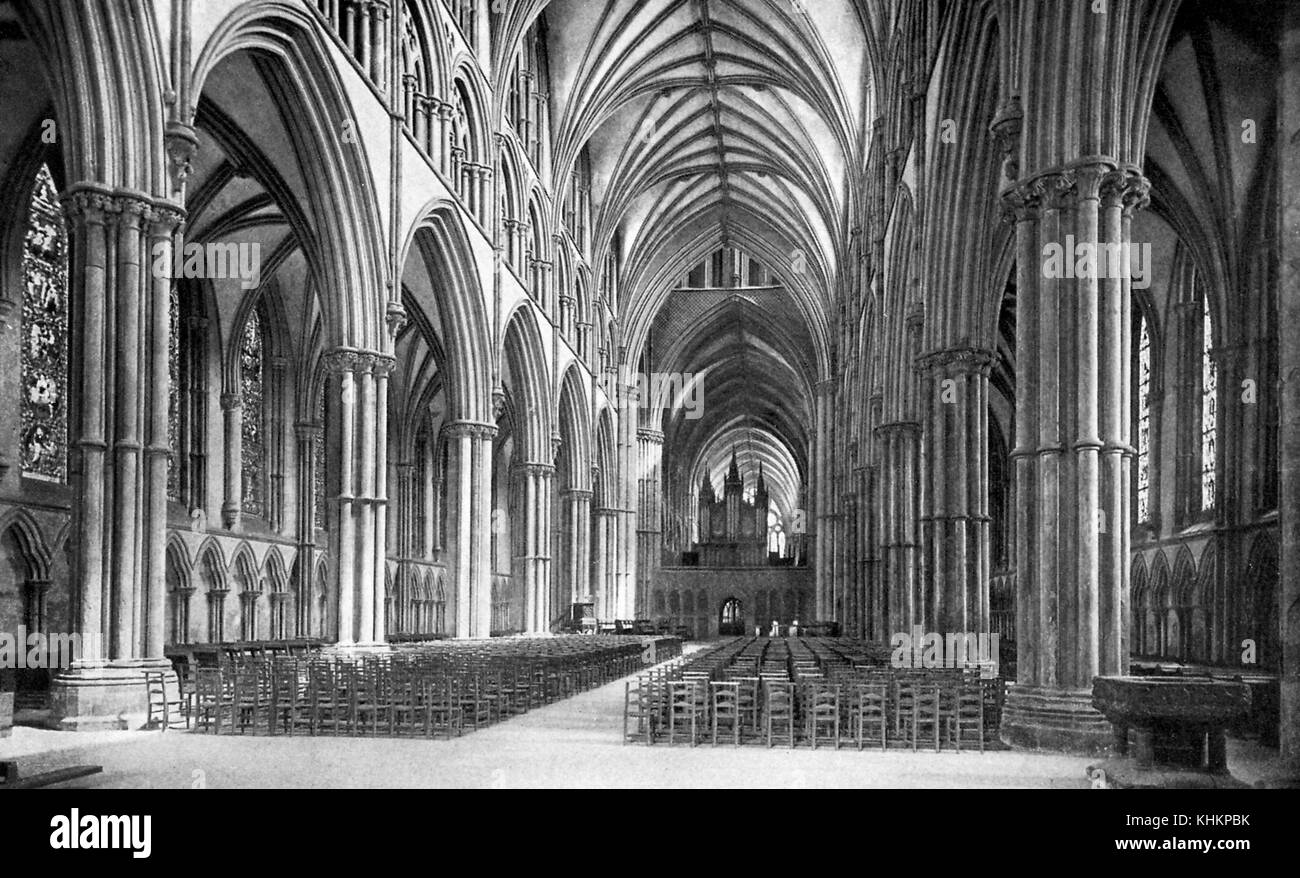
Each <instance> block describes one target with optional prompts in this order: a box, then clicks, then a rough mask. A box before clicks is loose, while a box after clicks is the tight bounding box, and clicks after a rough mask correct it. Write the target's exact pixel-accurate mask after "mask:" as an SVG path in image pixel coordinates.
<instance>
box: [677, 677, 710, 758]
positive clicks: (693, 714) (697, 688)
mask: <svg viewBox="0 0 1300 878" xmlns="http://www.w3.org/2000/svg"><path fill="white" fill-rule="evenodd" d="M668 694H669V702H668V743H669V744H675V743H676V742H677V729H678V727H679V726H682V725H685V726H686V727H687V728H689V729H690V735H691V737H690V741H691V746H692V747H694V746H695V745H696V744H697V743H698V741H699V731H700V726H701V725H702V724H703V723H704V718H705V713H706V712H707V710H708V690H707V689H706V688H705V686H704V685H703V684H701V683H700V682H699V681H698V680H674V681H672V682H671V683H669V684H668Z"/></svg>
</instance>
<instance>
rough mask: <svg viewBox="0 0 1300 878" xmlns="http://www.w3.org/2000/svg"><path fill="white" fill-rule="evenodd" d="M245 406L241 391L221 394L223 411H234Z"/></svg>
mask: <svg viewBox="0 0 1300 878" xmlns="http://www.w3.org/2000/svg"><path fill="white" fill-rule="evenodd" d="M243 407H244V396H243V394H241V393H223V394H221V410H222V411H223V412H229V411H234V410H235V409H241V408H243Z"/></svg>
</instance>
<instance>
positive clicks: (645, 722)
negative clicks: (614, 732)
mask: <svg viewBox="0 0 1300 878" xmlns="http://www.w3.org/2000/svg"><path fill="white" fill-rule="evenodd" d="M658 685H659V684H658V683H657V682H656V681H655V680H654V678H653V677H651V676H649V675H647V676H642V677H638V678H637V679H636V680H628V681H627V683H626V684H624V687H623V743H624V744H626V743H627V742H628V741H631V740H640V739H642V738H644V739H645V742H646V743H647V744H653V743H654V736H655V732H656V731H657V729H658V727H659V711H658V709H657V707H658V699H657V698H656V691H655V690H656V688H657V686H658ZM632 720H635V721H636V727H635V728H634V729H633V730H632V732H631V733H630V734H629V732H628V725H629V722H630V721H632Z"/></svg>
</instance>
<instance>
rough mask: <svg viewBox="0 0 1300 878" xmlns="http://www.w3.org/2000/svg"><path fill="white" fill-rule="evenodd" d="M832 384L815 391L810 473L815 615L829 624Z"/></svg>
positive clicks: (824, 383) (831, 611) (822, 383)
mask: <svg viewBox="0 0 1300 878" xmlns="http://www.w3.org/2000/svg"><path fill="white" fill-rule="evenodd" d="M835 386H836V384H835V381H833V380H824V381H819V382H817V385H816V387H815V388H814V391H815V406H816V407H815V409H814V418H815V422H816V423H815V426H814V430H815V435H816V444H815V445H814V446H813V460H814V466H813V473H814V477H815V481H814V483H813V484H814V485H815V487H814V489H813V502H814V503H815V504H816V522H817V523H816V525H815V527H816V530H817V532H816V535H815V537H814V546H815V548H814V550H813V559H812V562H813V576H814V582H815V585H814V595H815V600H814V610H813V612H814V614H815V615H816V616H817V618H818V619H819V620H830V619H833V618H834V613H835V607H834V604H833V597H834V596H833V585H832V561H831V549H832V546H831V534H832V528H833V526H832V523H831V520H832V516H833V513H834V506H833V505H832V503H833V501H832V499H831V495H832V493H833V491H832V487H831V485H832V481H833V480H832V477H831V462H832V457H833V455H832V454H831V450H832V449H831V442H832V441H833V439H834V430H833V428H832V425H831V419H832V411H833V400H834V394H835Z"/></svg>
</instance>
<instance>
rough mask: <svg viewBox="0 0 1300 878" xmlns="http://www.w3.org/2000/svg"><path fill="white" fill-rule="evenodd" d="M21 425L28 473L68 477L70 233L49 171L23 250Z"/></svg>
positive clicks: (39, 177) (41, 181)
mask: <svg viewBox="0 0 1300 878" xmlns="http://www.w3.org/2000/svg"><path fill="white" fill-rule="evenodd" d="M21 345H22V354H21V357H20V360H21V364H22V365H21V368H22V377H21V384H20V386H21V394H22V396H21V403H20V406H19V408H20V410H21V422H22V427H21V429H22V439H21V442H22V469H23V475H26V476H30V477H32V478H39V479H48V480H50V481H56V482H62V481H66V479H67V475H68V406H67V389H68V347H67V345H68V233H67V229H66V227H65V226H64V224H63V209H62V208H61V207H60V206H59V196H58V193H57V192H56V191H55V188H54V178H53V177H52V176H51V175H50V169H49V168H48V167H46V166H45V165H42V166H41V169H40V171H38V172H37V174H36V185H35V186H34V187H33V190H32V200H31V206H30V208H29V210H28V214H27V236H26V239H25V241H24V246H23V308H22V340H21Z"/></svg>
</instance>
